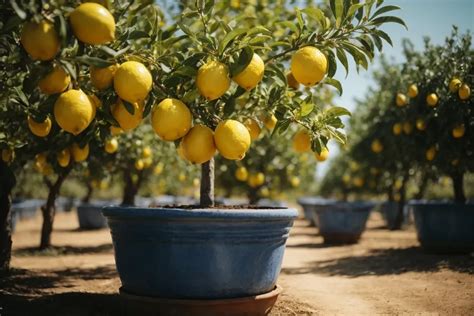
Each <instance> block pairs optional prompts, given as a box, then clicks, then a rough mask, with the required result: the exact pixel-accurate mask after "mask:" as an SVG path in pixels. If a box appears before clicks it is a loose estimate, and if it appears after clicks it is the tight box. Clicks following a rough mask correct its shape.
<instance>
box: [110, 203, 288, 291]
mask: <svg viewBox="0 0 474 316" xmlns="http://www.w3.org/2000/svg"><path fill="white" fill-rule="evenodd" d="M103 213H104V215H105V216H106V217H107V220H108V224H109V227H110V230H111V234H112V240H113V244H114V249H115V262H116V265H117V271H118V273H119V276H120V279H121V281H122V286H123V287H122V288H123V290H124V291H126V292H127V293H132V294H135V295H142V296H154V297H160V298H174V299H189V298H192V299H216V298H236V297H246V296H253V295H258V294H262V293H266V292H269V291H271V290H273V289H274V287H275V285H276V280H277V277H278V275H279V273H280V269H281V263H282V259H283V253H284V251H285V243H286V240H287V238H288V235H289V232H290V228H291V227H292V225H293V220H294V219H295V218H296V217H297V211H296V210H293V209H221V210H220V209H170V208H167V209H164V208H161V209H160V208H147V209H144V208H130V207H106V208H104V209H103Z"/></svg>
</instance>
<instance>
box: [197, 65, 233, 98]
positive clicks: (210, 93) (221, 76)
mask: <svg viewBox="0 0 474 316" xmlns="http://www.w3.org/2000/svg"><path fill="white" fill-rule="evenodd" d="M196 85H197V88H198V90H199V93H200V94H201V95H202V96H203V97H205V98H206V99H207V100H209V101H211V100H215V99H218V98H220V97H221V96H222V95H224V93H226V91H227V90H228V89H229V87H230V78H229V69H228V68H227V66H226V65H224V64H223V63H220V62H218V61H209V62H207V63H205V64H204V65H202V66H201V67H199V70H198V73H197V78H196Z"/></svg>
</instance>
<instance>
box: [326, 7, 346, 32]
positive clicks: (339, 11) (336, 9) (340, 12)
mask: <svg viewBox="0 0 474 316" xmlns="http://www.w3.org/2000/svg"><path fill="white" fill-rule="evenodd" d="M329 3H330V7H331V11H332V13H333V15H334V18H335V19H336V27H338V28H339V26H340V25H341V21H342V18H343V16H342V15H343V9H344V4H343V1H342V0H330V1H329Z"/></svg>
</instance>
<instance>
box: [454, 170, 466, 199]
mask: <svg viewBox="0 0 474 316" xmlns="http://www.w3.org/2000/svg"><path fill="white" fill-rule="evenodd" d="M451 179H452V181H453V191H454V201H455V202H457V203H463V204H464V203H466V195H465V193H464V174H463V173H461V172H457V173H453V174H452V175H451Z"/></svg>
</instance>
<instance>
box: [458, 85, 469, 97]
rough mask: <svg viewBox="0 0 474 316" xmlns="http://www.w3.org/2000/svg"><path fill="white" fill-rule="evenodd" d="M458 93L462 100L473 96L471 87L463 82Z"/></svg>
mask: <svg viewBox="0 0 474 316" xmlns="http://www.w3.org/2000/svg"><path fill="white" fill-rule="evenodd" d="M458 95H459V98H460V99H461V100H467V99H469V97H470V96H471V88H470V87H469V86H468V85H467V84H465V83H463V84H462V85H461V87H460V88H459V90H458Z"/></svg>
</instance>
